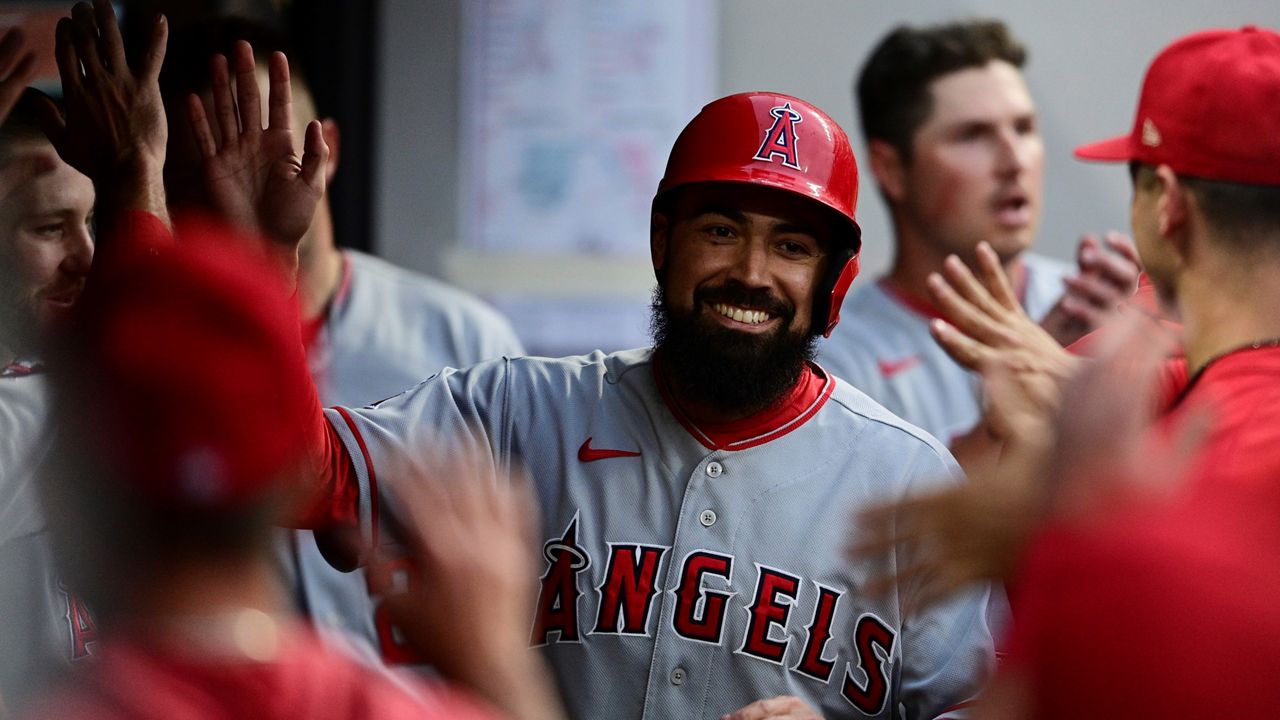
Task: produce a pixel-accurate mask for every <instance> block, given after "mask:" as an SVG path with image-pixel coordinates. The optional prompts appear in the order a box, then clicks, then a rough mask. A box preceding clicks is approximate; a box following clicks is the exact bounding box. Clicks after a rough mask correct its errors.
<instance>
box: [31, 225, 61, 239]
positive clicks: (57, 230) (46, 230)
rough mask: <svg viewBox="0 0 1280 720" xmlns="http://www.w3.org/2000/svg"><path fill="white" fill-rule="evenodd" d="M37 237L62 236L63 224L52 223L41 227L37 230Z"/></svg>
mask: <svg viewBox="0 0 1280 720" xmlns="http://www.w3.org/2000/svg"><path fill="white" fill-rule="evenodd" d="M35 233H36V234H37V235H44V236H53V235H61V234H62V223H51V224H49V225H39V226H37V227H36V228H35Z"/></svg>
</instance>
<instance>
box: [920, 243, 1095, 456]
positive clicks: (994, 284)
mask: <svg viewBox="0 0 1280 720" xmlns="http://www.w3.org/2000/svg"><path fill="white" fill-rule="evenodd" d="M977 255H978V272H979V274H980V275H981V280H979V279H978V278H977V277H975V276H974V274H973V273H972V272H971V271H970V270H969V268H968V267H966V266H965V265H964V263H962V262H960V260H959V259H958V258H955V257H951V258H948V259H947V261H946V263H945V265H944V273H945V276H943V275H934V276H931V277H930V278H929V281H928V287H929V294H930V296H931V297H932V298H933V301H934V302H935V303H937V305H938V307H939V308H940V309H941V310H942V313H943V314H944V315H946V316H947V318H948V319H950V320H951V322H950V323H947V322H944V321H941V320H935V321H934V322H933V323H932V324H931V326H930V330H931V332H932V334H933V337H934V339H935V340H936V341H937V342H938V344H939V345H941V346H942V348H943V349H944V350H946V351H947V354H948V355H950V356H951V358H952V359H954V360H955V361H956V362H958V363H960V364H961V365H963V366H964V367H967V368H969V369H970V370H973V371H975V372H978V373H982V374H984V375H985V374H986V371H987V369H988V368H991V367H993V366H994V365H999V366H1000V367H1001V368H1002V369H1003V370H1004V371H1005V372H1008V373H1010V374H1011V375H1012V378H1011V379H1010V383H1011V384H1012V385H1013V386H1014V387H1016V388H1021V390H1022V391H1023V392H1024V397H1023V398H1020V399H1021V400H1029V401H1031V402H1032V404H1033V406H1034V407H1038V408H1039V409H1040V411H1041V413H1042V414H1043V415H1045V416H1047V415H1048V414H1050V413H1052V412H1053V411H1054V410H1055V408H1056V407H1057V402H1058V398H1059V396H1060V389H1061V387H1062V385H1063V384H1065V383H1066V382H1067V381H1068V380H1070V378H1071V377H1072V376H1073V375H1074V374H1075V372H1076V371H1077V369H1078V367H1079V364H1080V361H1079V360H1078V359H1077V358H1076V357H1075V356H1073V355H1071V354H1070V353H1068V352H1067V351H1066V350H1064V349H1063V348H1062V346H1061V345H1059V344H1058V343H1057V341H1055V340H1054V339H1053V338H1052V337H1051V336H1050V335H1049V333H1048V332H1046V331H1045V330H1044V329H1043V328H1042V327H1040V326H1039V325H1037V324H1036V322H1035V321H1034V320H1032V319H1031V318H1030V317H1028V316H1027V314H1026V311H1024V310H1023V309H1022V306H1021V305H1020V304H1019V303H1018V300H1017V296H1016V294H1015V293H1014V291H1013V286H1012V284H1011V283H1010V282H1009V278H1008V276H1007V275H1005V274H1004V271H1003V269H1002V268H1001V266H1000V260H999V257H998V256H997V255H996V253H995V251H994V250H992V249H991V247H990V246H989V245H987V244H986V243H981V244H979V245H978V251H977ZM1015 395H1016V392H1013V391H1010V392H1006V393H1004V396H1005V397H1007V398H1013V397H1015ZM1028 410H1029V408H1028V407H1027V406H1026V405H1025V404H1022V405H1019V406H1018V407H1017V408H1016V409H1015V408H1013V407H1009V406H1007V405H1006V404H1005V403H1001V402H996V401H995V400H994V399H993V396H992V394H991V393H990V392H988V393H987V402H986V409H985V413H984V423H985V429H986V430H987V431H990V432H992V433H995V434H996V436H997V437H999V438H1001V439H1006V438H1007V437H1008V436H1009V435H1011V434H1012V433H1014V432H1016V431H1017V429H1018V428H1019V427H1021V426H1022V425H1023V424H1022V423H1019V422H1015V421H1013V420H1012V419H1011V417H1012V416H1011V415H1010V413H1014V414H1015V415H1016V414H1017V413H1020V412H1026V411H1028Z"/></svg>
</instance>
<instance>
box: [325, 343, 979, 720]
mask: <svg viewBox="0 0 1280 720" xmlns="http://www.w3.org/2000/svg"><path fill="white" fill-rule="evenodd" d="M656 375H657V374H656V372H655V369H654V363H653V362H651V351H650V350H631V351H625V352H620V353H615V354H612V355H607V356H606V355H604V354H602V353H599V352H597V353H594V354H592V355H589V356H583V357H576V358H564V359H556V360H552V359H546V358H520V359H514V360H499V361H494V362H488V363H483V364H481V365H478V366H476V367H473V368H470V369H468V370H463V371H452V370H447V371H445V372H443V373H442V374H441V375H440V376H438V377H435V378H432V379H431V380H429V381H427V382H425V383H423V384H421V385H418V386H417V387H415V388H413V389H411V390H409V391H407V392H406V393H404V394H402V395H399V396H397V397H394V398H391V399H389V400H387V401H386V402H383V403H380V404H378V405H377V406H376V407H374V408H365V409H362V410H349V409H346V408H334V409H330V410H327V411H326V414H327V417H328V419H329V420H330V423H331V425H332V426H333V428H334V430H335V432H337V434H338V435H339V436H340V438H341V441H342V444H343V446H344V447H345V450H346V453H347V454H348V455H349V458H350V460H351V462H352V465H353V467H354V469H355V473H356V479H357V480H358V482H359V484H360V488H361V491H362V494H361V505H360V520H361V526H362V530H363V532H364V534H365V536H366V538H365V539H366V540H367V541H368V542H370V543H374V545H375V546H376V547H384V548H387V549H386V552H387V553H388V554H391V553H393V552H394V551H393V550H392V549H391V548H393V547H394V542H393V541H392V540H391V539H389V538H388V537H386V536H387V535H390V534H391V533H390V532H388V531H387V530H386V527H387V525H388V524H389V523H391V522H393V519H394V517H395V515H396V508H395V500H394V498H392V497H390V496H388V495H380V493H379V491H378V487H379V483H380V482H381V483H384V487H385V483H387V482H389V481H388V478H392V479H395V477H396V476H398V475H402V474H405V473H413V472H426V471H429V468H430V463H431V459H430V456H431V453H433V452H441V451H446V452H447V451H451V450H459V449H472V450H477V451H479V452H480V453H482V456H483V457H491V458H492V459H493V462H494V466H493V467H494V469H495V470H496V471H497V472H498V473H499V475H500V476H501V475H502V474H503V473H505V472H506V471H507V469H508V468H510V467H511V465H512V464H513V463H519V464H521V465H523V466H524V467H525V468H526V469H527V471H528V473H529V475H530V476H531V477H532V480H533V484H534V487H535V490H536V494H537V497H538V499H539V502H540V511H541V512H540V515H541V526H540V533H541V536H540V541H541V542H542V543H543V544H542V553H541V554H540V556H539V559H540V564H539V566H538V567H537V568H536V571H537V572H536V574H537V575H540V576H541V577H542V580H541V587H540V594H539V600H538V604H537V608H535V609H534V613H533V621H532V636H531V643H532V644H533V645H535V646H543V647H544V648H545V653H546V656H547V658H548V659H549V661H550V662H551V665H552V667H553V669H554V671H555V673H556V675H557V679H558V683H559V687H560V690H561V692H562V693H563V695H564V698H565V702H566V703H567V706H568V709H569V711H570V715H571V716H573V717H576V718H606V717H607V718H641V717H644V718H718V717H720V716H721V715H722V714H723V713H726V712H730V711H733V710H735V709H737V708H739V707H741V706H743V705H746V704H748V703H750V702H753V701H755V700H758V699H760V698H766V697H772V696H775V695H779V694H792V695H797V696H800V697H802V698H804V699H805V700H806V701H807V702H809V703H810V704H811V705H812V706H813V707H815V708H817V709H819V710H820V712H822V713H823V714H824V716H825V717H829V718H837V717H878V718H888V717H892V716H894V715H895V712H896V711H898V710H899V708H900V707H902V708H905V713H906V716H907V717H911V718H933V717H952V716H958V715H954V713H962V712H963V711H962V710H955V709H953V708H954V706H956V705H958V704H962V703H963V702H964V701H966V700H967V699H968V698H970V697H972V696H973V695H974V694H975V693H976V692H977V691H978V689H979V688H980V687H981V684H982V682H983V680H984V678H985V676H986V673H987V671H988V669H989V666H990V663H991V662H992V658H993V647H992V640H991V636H990V633H989V631H988V628H987V625H986V621H985V614H986V613H985V610H986V606H987V602H988V595H989V592H988V590H987V589H986V587H985V586H983V587H981V588H978V589H976V590H974V591H972V592H969V593H966V594H963V595H960V596H957V597H956V598H955V599H954V600H952V601H950V602H948V603H946V604H943V605H939V606H937V607H934V608H932V609H929V610H927V611H926V612H924V613H923V614H922V615H920V616H918V617H916V618H913V620H912V621H911V622H905V621H904V618H903V617H902V614H901V610H900V609H901V607H902V603H903V602H904V600H905V599H906V595H907V592H909V589H904V588H894V589H892V590H891V591H889V592H887V593H885V594H883V595H880V596H875V597H873V596H869V595H867V594H865V593H864V592H863V588H864V586H865V584H866V583H867V581H868V579H869V578H871V577H872V576H873V575H877V574H879V573H884V572H888V571H891V570H893V569H894V568H896V567H903V566H904V565H906V564H908V563H910V562H911V558H910V557H908V556H903V555H900V554H898V553H895V552H892V551H890V552H886V553H885V554H884V555H883V556H882V557H881V558H879V559H878V560H877V561H874V562H860V563H858V564H853V563H850V562H848V561H847V560H846V559H845V556H844V547H845V542H846V533H847V532H848V531H849V528H850V525H851V523H854V522H856V520H855V519H854V518H853V516H852V515H851V512H852V511H853V510H854V509H856V508H863V507H868V506H870V505H873V504H878V503H882V502H888V501H891V500H896V499H899V498H902V497H904V496H905V495H907V494H908V493H910V492H912V491H913V490H918V489H920V488H921V487H927V486H930V485H933V484H936V483H946V482H951V481H952V480H953V479H954V478H955V477H956V476H958V472H959V471H958V468H957V467H956V465H955V462H954V460H953V459H952V458H951V456H950V454H949V453H948V452H947V450H946V448H944V447H942V446H941V445H939V444H938V443H937V442H936V441H934V440H932V439H931V438H928V437H927V436H925V435H924V434H923V433H921V432H919V431H918V430H916V429H914V428H911V427H910V426H908V425H907V424H905V423H903V422H902V421H901V420H899V419H898V418H896V417H894V416H893V415H891V414H889V413H888V412H886V411H885V410H884V409H883V408H882V407H880V406H879V405H877V404H876V403H875V402H873V401H871V400H870V399H868V398H867V397H866V396H865V395H863V394H862V393H860V392H858V391H857V390H855V389H853V388H852V387H850V386H848V385H846V384H844V383H842V382H839V381H837V380H835V379H834V378H833V377H831V376H830V375H827V374H825V373H823V372H822V371H821V370H818V369H816V368H815V369H813V370H812V371H811V372H808V373H807V374H806V381H805V382H804V383H802V384H801V386H800V387H803V388H805V390H806V391H805V392H804V393H797V394H793V395H792V397H790V398H789V400H788V402H787V403H785V408H784V409H783V410H782V411H778V412H773V413H772V414H770V415H769V416H767V417H766V416H758V417H753V418H748V419H746V420H743V421H739V422H735V423H732V424H729V425H727V426H723V427H719V428H699V427H698V426H696V425H695V424H693V423H692V422H691V421H690V420H688V419H687V418H686V417H684V416H683V414H682V413H681V412H680V410H679V409H678V407H677V406H676V405H675V404H674V403H673V402H671V401H670V400H668V399H667V398H666V397H665V396H664V391H663V390H662V389H661V388H662V387H664V386H663V384H662V383H661V382H659V381H658V379H657V377H656ZM341 460H343V461H345V460H346V458H341ZM409 477H412V475H409ZM405 571H406V573H408V572H411V569H410V568H405Z"/></svg>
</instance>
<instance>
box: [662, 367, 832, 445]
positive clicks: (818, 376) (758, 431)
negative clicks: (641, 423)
mask: <svg viewBox="0 0 1280 720" xmlns="http://www.w3.org/2000/svg"><path fill="white" fill-rule="evenodd" d="M653 376H654V381H655V382H656V383H657V384H658V393H659V394H660V395H661V396H662V401H663V402H664V403H666V405H667V408H668V409H670V410H671V414H672V415H675V417H676V420H678V421H679V422H680V425H681V426H682V427H684V429H685V430H687V431H688V432H689V434H690V435H692V436H693V437H694V439H695V440H697V441H698V442H699V443H701V444H702V445H703V447H705V448H707V449H708V450H746V449H747V448H753V447H756V446H757V445H763V444H765V443H767V442H770V441H772V440H777V439H778V438H780V437H782V436H783V435H786V434H787V433H789V432H791V431H792V430H795V429H796V428H798V427H800V426H801V425H804V424H805V423H806V422H808V420H809V418H811V417H813V416H814V415H816V414H817V413H818V411H819V410H821V409H822V406H823V405H825V404H826V403H827V400H828V399H829V398H830V397H831V393H832V392H834V391H835V387H836V383H835V378H833V377H831V376H830V375H828V374H827V373H826V372H825V371H824V370H823V369H822V368H820V367H818V366H817V365H815V364H813V363H806V364H805V366H804V371H803V372H802V373H801V375H800V379H799V380H798V381H796V384H795V387H793V388H792V389H791V391H790V392H789V393H788V394H787V396H786V397H785V398H783V399H782V400H781V401H779V402H778V403H777V404H775V405H774V406H772V407H769V408H766V409H764V410H761V411H760V412H758V413H755V414H754V415H749V416H747V417H745V418H742V419H740V420H733V421H730V422H726V423H715V424H704V425H702V426H699V425H697V424H696V423H694V422H693V420H692V419H690V418H689V416H688V415H686V414H685V412H684V410H682V409H681V408H680V404H679V403H678V402H676V399H675V398H674V397H673V396H672V395H671V392H670V390H669V389H668V388H667V382H666V379H665V378H664V377H663V375H662V368H661V363H660V362H659V360H658V358H657V357H656V356H655V357H654V359H653Z"/></svg>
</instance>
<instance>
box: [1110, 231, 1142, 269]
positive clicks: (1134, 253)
mask: <svg viewBox="0 0 1280 720" xmlns="http://www.w3.org/2000/svg"><path fill="white" fill-rule="evenodd" d="M1103 241H1104V242H1105V243H1106V244H1107V247H1109V248H1111V251H1112V252H1114V253H1116V254H1117V255H1119V256H1120V257H1122V258H1125V259H1126V260H1129V261H1130V262H1132V263H1133V264H1134V265H1136V266H1138V267H1139V268H1141V267H1142V256H1141V255H1139V254H1138V248H1137V247H1136V246H1135V245H1134V244H1133V239H1132V238H1130V237H1129V236H1128V235H1125V234H1124V233H1122V232H1116V231H1115V230H1109V231H1107V234H1106V237H1104V238H1103Z"/></svg>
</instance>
